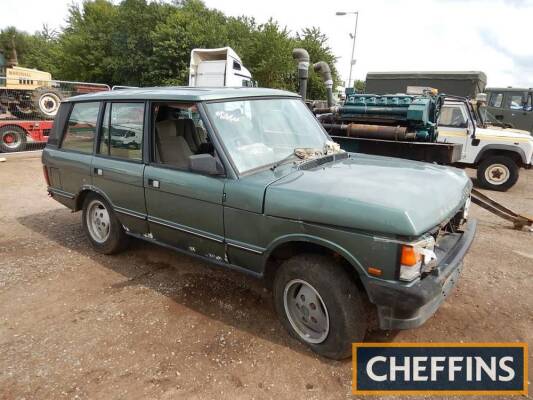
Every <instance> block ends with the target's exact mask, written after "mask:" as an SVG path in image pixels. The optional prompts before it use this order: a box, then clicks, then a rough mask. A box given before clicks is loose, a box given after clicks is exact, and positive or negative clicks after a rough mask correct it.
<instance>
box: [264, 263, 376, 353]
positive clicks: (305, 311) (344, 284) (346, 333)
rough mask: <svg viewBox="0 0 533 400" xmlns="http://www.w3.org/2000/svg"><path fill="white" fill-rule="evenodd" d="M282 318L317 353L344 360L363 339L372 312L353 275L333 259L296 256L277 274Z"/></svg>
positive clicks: (278, 307) (276, 299)
mask: <svg viewBox="0 0 533 400" xmlns="http://www.w3.org/2000/svg"><path fill="white" fill-rule="evenodd" d="M273 296H274V304H275V307H276V311H277V313H278V316H279V318H280V320H281V322H282V324H283V325H284V326H285V328H286V329H287V330H288V331H289V333H290V334H291V335H292V336H294V337H295V338H296V339H298V340H300V341H301V342H303V343H304V344H306V345H307V346H308V347H310V348H311V349H312V350H313V351H314V352H316V353H318V354H320V355H322V356H324V357H328V358H332V359H336V360H340V359H343V358H346V357H349V356H350V355H351V347H352V343H354V342H360V341H362V340H363V339H364V336H365V333H366V329H367V312H366V309H365V307H364V304H363V299H362V295H361V292H360V290H359V288H358V287H357V286H356V284H355V282H354V281H353V279H352V277H351V276H350V275H349V274H348V272H347V271H345V270H344V269H343V268H342V267H341V266H339V265H337V264H336V263H335V262H334V261H333V260H332V259H330V258H329V257H326V256H323V255H318V254H302V255H297V256H294V257H292V258H290V259H289V260H287V261H285V262H284V263H283V264H282V265H281V266H280V268H279V270H278V271H277V273H276V276H275V278H274V290H273Z"/></svg>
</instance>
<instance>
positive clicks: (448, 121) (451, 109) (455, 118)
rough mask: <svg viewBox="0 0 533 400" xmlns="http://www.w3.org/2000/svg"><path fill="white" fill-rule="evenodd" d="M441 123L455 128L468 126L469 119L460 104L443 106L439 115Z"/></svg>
mask: <svg viewBox="0 0 533 400" xmlns="http://www.w3.org/2000/svg"><path fill="white" fill-rule="evenodd" d="M439 125H442V126H449V127H453V128H466V127H467V121H466V118H465V116H464V114H463V111H462V110H461V108H460V107H458V106H446V105H445V106H443V107H442V109H441V112H440V116H439Z"/></svg>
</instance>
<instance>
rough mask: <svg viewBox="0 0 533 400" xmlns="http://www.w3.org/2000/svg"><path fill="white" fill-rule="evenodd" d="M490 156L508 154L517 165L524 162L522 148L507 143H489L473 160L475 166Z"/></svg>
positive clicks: (524, 154)
mask: <svg viewBox="0 0 533 400" xmlns="http://www.w3.org/2000/svg"><path fill="white" fill-rule="evenodd" d="M491 156H508V157H509V158H511V159H513V160H514V161H515V162H516V164H517V165H518V166H520V167H521V166H523V165H525V164H526V162H527V161H526V153H525V152H524V150H523V149H521V148H520V147H517V146H512V145H508V144H489V145H487V146H485V147H483V149H482V150H481V151H480V152H479V154H478V155H477V156H476V159H475V160H474V164H475V165H476V166H477V165H479V164H480V163H481V162H482V161H483V160H485V159H486V158H488V157H491Z"/></svg>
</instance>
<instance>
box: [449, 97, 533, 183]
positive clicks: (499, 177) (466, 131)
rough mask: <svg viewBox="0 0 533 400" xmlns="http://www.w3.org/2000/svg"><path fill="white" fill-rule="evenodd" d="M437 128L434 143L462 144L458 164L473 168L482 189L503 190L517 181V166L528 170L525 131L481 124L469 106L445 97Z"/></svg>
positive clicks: (530, 140)
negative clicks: (475, 169)
mask: <svg viewBox="0 0 533 400" xmlns="http://www.w3.org/2000/svg"><path fill="white" fill-rule="evenodd" d="M438 126H439V137H438V141H439V142H445V143H460V144H462V145H463V147H462V154H461V159H460V161H459V163H460V164H462V165H466V166H471V167H474V168H477V179H478V184H479V185H480V186H482V187H484V188H487V189H492V190H498V191H506V190H507V189H509V188H511V187H512V186H513V185H514V184H515V183H516V181H517V180H518V175H519V170H520V168H521V167H522V168H531V167H532V164H533V160H532V156H533V137H532V136H531V135H530V134H529V132H527V131H522V130H518V129H508V128H507V129H506V128H501V127H497V126H492V125H490V124H485V123H484V121H483V120H482V118H481V113H480V112H479V109H477V108H476V107H474V106H473V105H472V104H471V103H468V102H465V101H461V100H460V99H459V98H456V99H455V98H453V97H450V98H446V100H445V102H444V104H443V106H442V108H441V111H440V116H439V122H438Z"/></svg>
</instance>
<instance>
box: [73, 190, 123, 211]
mask: <svg viewBox="0 0 533 400" xmlns="http://www.w3.org/2000/svg"><path fill="white" fill-rule="evenodd" d="M90 193H95V194H97V195H99V196H102V197H103V198H104V200H105V201H106V202H107V203H108V204H109V205H110V206H111V208H113V203H112V202H111V199H110V198H109V197H108V196H107V195H106V194H105V193H104V192H103V191H102V190H100V189H98V188H97V187H96V186H92V185H83V186H82V187H81V188H80V191H79V192H78V194H77V195H76V197H75V199H74V211H80V210H81V209H82V208H83V203H84V202H85V199H86V197H87V196H88V195H89V194H90Z"/></svg>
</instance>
